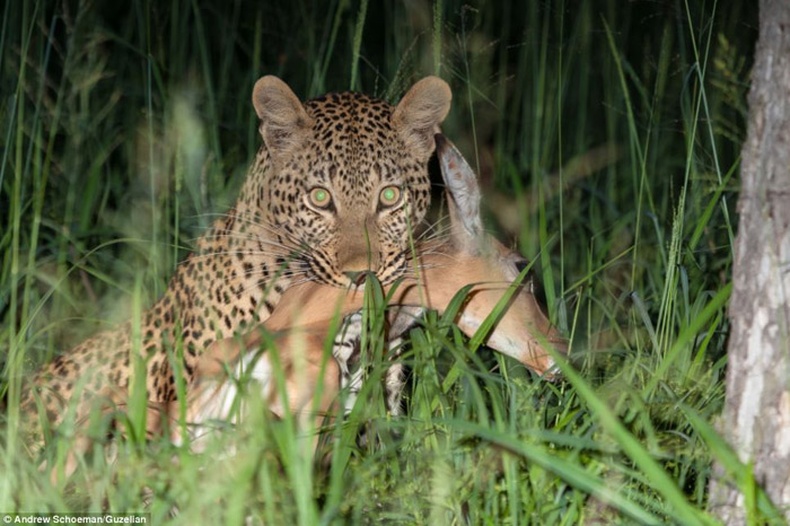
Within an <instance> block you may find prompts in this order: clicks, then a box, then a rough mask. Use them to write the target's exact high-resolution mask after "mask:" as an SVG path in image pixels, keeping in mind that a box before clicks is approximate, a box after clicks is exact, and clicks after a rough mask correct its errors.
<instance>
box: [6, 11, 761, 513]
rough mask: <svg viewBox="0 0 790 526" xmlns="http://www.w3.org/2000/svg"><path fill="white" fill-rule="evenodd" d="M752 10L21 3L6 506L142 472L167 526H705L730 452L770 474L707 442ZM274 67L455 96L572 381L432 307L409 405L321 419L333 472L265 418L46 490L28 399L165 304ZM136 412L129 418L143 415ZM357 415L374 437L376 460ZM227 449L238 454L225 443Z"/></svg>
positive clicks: (139, 450) (120, 481) (10, 156)
mask: <svg viewBox="0 0 790 526" xmlns="http://www.w3.org/2000/svg"><path fill="white" fill-rule="evenodd" d="M753 11H754V9H753V8H752V6H751V4H750V3H748V2H734V3H733V2H728V3H726V5H723V4H718V3H716V2H714V3H709V2H698V1H691V0H688V1H686V2H680V1H678V2H664V3H652V2H627V3H624V2H617V1H615V0H608V1H607V0H585V1H582V2H568V3H562V2H543V3H540V2H504V1H500V2H477V3H462V2H456V1H439V0H437V1H435V2H433V3H428V2H405V3H401V2H366V1H364V0H362V1H350V0H335V1H330V2H319V1H301V0H298V1H296V2H291V3H290V4H288V5H286V6H284V5H281V4H278V3H268V2H242V1H240V0H237V1H232V2H227V3H210V2H206V3H203V2H199V1H197V0H192V1H180V0H173V1H171V2H143V1H133V2H130V3H127V4H125V5H120V4H118V3H114V2H101V1H99V2H93V3H82V2H61V3H51V2H36V1H33V0H23V1H20V2H7V3H5V4H4V6H3V7H2V9H1V10H0V17H1V18H0V91H1V93H2V106H0V108H2V109H1V110H0V116H1V117H2V118H0V143H1V144H2V149H1V150H2V153H0V162H1V163H2V164H0V188H1V190H0V192H2V193H1V194H0V221H2V224H1V225H0V261H2V266H1V267H0V318H1V319H2V322H1V323H2V325H0V349H2V354H0V366H2V370H3V373H2V377H1V378H0V393H2V394H3V395H4V396H5V397H6V400H7V406H6V411H5V413H4V414H3V415H2V416H1V417H0V419H2V424H3V427H2V430H0V511H14V510H19V511H61V512H62V511H84V510H90V511H98V510H102V509H108V510H113V511H134V510H140V509H141V508H142V504H141V498H140V494H141V492H142V491H143V488H149V489H150V490H151V491H152V492H153V498H152V499H151V504H150V508H149V509H150V512H151V514H152V516H153V518H154V520H155V523H160V522H164V521H167V520H172V521H173V522H176V523H195V522H200V523H206V522H216V523H220V522H223V523H225V522H226V523H240V522H241V521H242V520H243V519H244V517H247V516H252V517H254V518H259V519H261V520H262V521H263V522H264V523H267V524H277V523H284V522H286V521H290V522H293V523H299V524H316V523H321V524H324V523H335V522H339V523H340V522H351V523H357V522H360V523H365V522H374V521H378V520H381V519H384V520H387V521H391V522H396V523H398V522H399V523H406V524H453V523H472V524H479V523H492V524H501V523H513V524H516V523H518V524H525V523H526V524H578V523H593V522H594V521H598V523H601V524H606V523H638V524H666V523H675V524H707V523H711V522H712V520H711V518H710V517H709V516H708V515H706V514H705V512H704V509H705V505H706V487H707V481H708V478H709V476H710V469H711V462H712V460H713V458H714V457H716V458H722V459H725V460H727V461H728V463H727V466H728V468H729V469H730V470H731V471H732V472H736V473H735V475H736V477H734V479H735V480H736V483H738V484H741V485H742V486H743V487H745V488H749V487H750V485H753V481H750V479H749V477H748V476H744V475H742V473H737V471H738V470H739V467H740V466H739V465H738V464H737V461H736V460H733V458H732V457H731V456H727V453H726V448H724V447H723V446H722V443H721V441H720V440H718V439H717V438H716V435H715V433H713V432H712V431H711V426H712V424H713V422H714V419H715V416H716V415H717V414H718V413H719V411H720V410H721V407H722V402H723V396H724V387H723V374H724V368H725V366H726V353H725V351H726V349H725V344H726V337H727V330H728V326H727V319H726V305H727V301H728V297H729V291H730V288H729V281H730V267H731V263H732V239H733V236H734V232H735V231H736V227H737V225H736V223H735V210H734V203H735V199H736V196H735V189H736V187H737V178H736V177H734V176H735V175H736V174H737V170H738V161H739V158H738V155H739V150H740V143H741V141H742V140H743V137H744V129H745V127H744V122H745V118H746V107H745V93H746V90H747V79H748V71H749V63H750V60H751V56H752V48H753V43H754V40H755V37H756V14H755V13H754V12H753ZM267 73H271V74H276V75H279V76H281V77H282V78H283V79H285V80H286V81H287V82H288V83H289V84H290V85H291V86H292V87H293V88H294V90H295V91H296V92H297V93H298V94H300V95H301V96H305V97H307V96H314V95H317V94H320V93H322V92H324V91H327V90H342V89H348V88H354V89H358V90H361V91H365V92H368V93H372V94H375V95H379V96H382V97H385V98H388V99H390V100H395V99H397V97H398V96H399V94H401V93H403V91H404V89H406V88H407V87H408V86H409V85H410V84H411V83H412V82H413V81H414V80H415V79H417V78H418V77H420V76H423V75H427V74H432V73H433V74H439V75H441V76H442V77H443V78H445V79H446V80H448V82H450V84H451V86H452V87H453V93H454V101H453V110H452V112H451V115H450V117H449V118H448V120H447V122H446V123H445V125H444V132H445V134H446V135H447V136H448V137H450V138H451V139H452V140H453V141H454V142H455V143H456V144H457V145H459V147H460V148H461V150H462V151H463V152H464V154H465V155H466V157H467V158H468V159H469V161H470V164H471V165H472V166H474V167H476V168H477V170H478V173H479V174H480V178H481V183H482V185H483V187H484V189H485V198H484V203H483V205H484V207H487V214H488V218H489V220H490V221H489V225H490V227H491V228H492V229H494V230H498V235H500V237H502V238H503V239H507V238H510V239H512V242H513V246H517V247H518V249H519V250H520V251H521V252H522V253H524V254H525V255H527V256H529V257H531V258H534V259H535V260H536V266H535V268H536V269H537V272H538V276H539V279H540V281H541V282H542V283H543V285H544V289H545V293H546V301H547V305H548V310H549V312H550V316H551V318H552V319H553V320H554V321H555V322H556V323H557V324H559V326H560V327H561V328H562V329H563V331H565V333H566V334H567V335H568V336H569V338H570V339H571V342H572V353H571V356H570V358H569V360H568V363H567V364H563V370H564V371H565V375H566V378H567V380H565V381H560V382H558V383H555V384H551V383H548V382H545V381H542V380H540V379H538V378H535V377H534V376H533V375H532V374H530V373H529V372H527V371H525V370H524V369H523V367H521V366H520V365H518V364H516V363H514V362H512V361H511V360H509V359H505V358H502V357H500V356H496V355H493V354H492V353H490V352H488V351H485V350H480V351H477V352H474V353H473V352H471V351H470V346H469V344H468V342H466V340H465V339H464V338H462V337H461V335H460V334H459V332H458V331H457V329H454V328H453V327H452V325H451V324H450V323H449V322H448V319H447V317H439V316H435V315H431V316H429V317H428V318H427V320H426V322H425V324H424V326H423V327H421V328H418V329H415V330H414V331H412V334H411V351H410V352H409V353H407V354H406V356H405V357H404V360H405V361H406V362H407V363H408V364H409V365H410V366H411V368H412V371H413V373H412V380H411V383H410V385H409V389H408V393H407V397H406V406H407V408H408V411H407V416H404V417H401V418H388V417H386V416H385V413H384V411H383V405H382V402H381V399H380V398H381V393H380V390H377V389H374V388H373V387H371V388H370V389H369V390H368V391H365V392H363V396H362V400H361V402H360V404H358V408H357V409H355V411H354V412H353V413H352V415H351V416H350V417H349V419H347V420H346V421H345V422H339V421H338V422H336V423H335V424H332V425H329V428H328V430H327V434H328V436H329V437H330V438H331V440H329V443H328V444H327V448H328V449H329V450H330V451H331V454H332V458H333V462H332V463H330V464H329V465H328V466H327V465H324V464H321V463H319V464H318V465H314V464H313V463H312V461H311V460H310V459H309V458H308V457H307V456H306V455H305V447H306V446H305V445H304V444H305V443H306V442H309V441H303V440H299V439H298V432H297V431H296V429H295V425H294V422H293V419H288V418H286V419H284V420H283V421H272V420H271V419H268V418H266V416H265V412H264V411H262V410H261V411H258V412H256V413H255V414H256V416H254V417H252V418H251V419H250V420H249V421H247V422H246V423H245V424H244V425H242V426H240V429H236V430H233V431H231V432H229V433H227V434H226V436H224V437H223V438H222V439H221V440H219V443H218V444H217V445H216V446H212V448H210V449H209V451H208V452H206V453H205V454H202V455H192V454H189V453H187V452H186V451H183V450H181V449H179V448H176V447H174V446H171V445H169V444H167V443H166V442H157V441H154V442H153V443H150V442H149V443H146V442H145V441H144V440H141V439H138V440H134V439H132V440H126V441H119V442H118V443H117V448H118V451H117V459H116V461H115V462H114V463H107V462H106V461H105V459H104V455H103V448H101V447H98V448H95V450H94V451H93V452H91V453H90V454H89V455H87V456H86V457H85V458H84V459H82V462H83V464H84V465H83V469H81V470H80V471H78V473H77V475H75V477H73V479H72V480H71V481H70V482H68V483H67V484H65V485H63V483H61V485H52V484H51V483H50V482H49V481H48V478H47V477H46V476H45V475H44V474H41V473H39V472H38V470H37V466H36V464H35V463H34V461H33V460H30V459H29V458H28V457H26V456H25V454H24V451H23V450H24V443H23V442H22V441H20V440H19V437H18V436H17V434H16V433H15V430H16V426H17V407H18V397H19V391H20V385H21V384H22V382H23V381H24V380H25V378H29V376H30V374H31V372H32V371H34V370H35V369H36V368H37V367H38V366H39V365H40V364H41V363H44V362H46V361H47V360H49V359H51V357H52V356H54V355H55V353H57V352H62V351H64V350H65V349H68V348H69V347H70V346H71V345H73V344H75V343H77V342H79V341H80V340H81V339H82V338H84V337H85V336H87V335H89V334H91V333H92V332H95V331H96V330H97V329H98V328H100V327H104V326H108V325H111V324H113V323H115V322H117V321H119V320H123V319H129V318H130V317H132V316H133V314H134V313H135V312H137V310H138V309H137V307H138V306H140V305H148V304H150V303H151V302H152V301H153V300H154V299H155V298H156V297H157V296H158V295H159V294H161V292H162V291H163V290H164V288H165V287H166V284H167V277H168V275H169V274H170V272H171V271H172V269H173V268H174V266H175V265H176V263H177V262H178V261H179V260H180V259H181V258H182V257H183V256H184V255H185V254H186V253H187V252H188V250H189V247H190V244H191V242H192V240H193V239H194V238H195V237H196V236H198V235H199V234H200V232H201V231H202V229H203V228H205V227H206V226H207V225H208V224H209V223H210V222H211V220H212V218H213V217H214V216H215V214H217V213H221V212H222V211H223V210H225V209H226V208H227V207H228V206H230V204H231V203H232V202H233V199H234V195H235V193H236V192H237V190H238V188H239V186H240V184H241V181H242V178H243V176H244V172H245V170H246V165H247V162H248V160H249V159H250V158H251V156H252V155H253V153H254V151H255V150H256V148H257V145H258V141H259V138H258V135H257V131H256V128H257V123H256V121H255V114H254V111H253V110H252V108H251V104H250V92H251V87H252V85H253V83H254V81H255V80H256V79H257V78H258V77H259V76H261V75H263V74H267ZM385 365H386V364H384V363H382V364H379V367H378V368H374V373H373V374H374V376H375V374H383V368H384V366H385ZM377 371H378V373H377ZM451 371H452V372H451ZM448 374H449V375H450V376H449V377H450V378H452V381H448ZM370 385H371V386H374V385H375V384H374V383H371V384H370ZM374 402H375V403H374ZM137 416H139V414H138V415H137ZM138 420H139V419H138ZM128 425H129V426H130V430H132V431H134V429H139V422H137V421H135V414H132V415H131V416H130V422H129V424H128ZM363 425H365V426H367V427H368V429H369V430H372V432H373V433H374V434H375V435H376V436H377V437H378V441H372V442H371V443H370V445H368V446H366V447H359V446H357V444H356V441H355V438H356V432H357V430H358V429H359V428H360V427H361V426H363ZM135 426H136V427H135ZM131 435H132V436H135V433H131ZM137 436H138V437H139V434H138V435H137ZM229 443H232V444H233V445H234V446H235V449H236V454H235V455H233V456H227V455H222V454H221V452H222V451H225V448H226V447H227V445H228V444H229ZM59 445H60V448H55V449H56V450H57V449H59V450H60V451H63V450H65V447H66V446H67V439H66V438H64V439H63V440H62V442H61V443H60V444H59ZM214 447H216V449H214ZM51 454H52V455H54V456H53V458H55V457H57V454H56V453H51ZM56 462H57V461H56ZM740 468H741V469H743V468H742V467H740ZM744 472H745V470H744ZM174 506H175V507H177V508H178V510H179V512H180V513H179V515H177V516H176V517H175V518H169V515H170V513H171V511H172V509H173V507H174ZM751 514H752V517H753V519H754V521H755V522H756V523H757V522H760V521H761V520H766V521H767V520H770V517H771V509H770V506H768V504H767V503H765V501H764V500H762V499H761V498H758V499H754V504H753V509H752V510H751Z"/></svg>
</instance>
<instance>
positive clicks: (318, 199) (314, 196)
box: [310, 186, 332, 208]
mask: <svg viewBox="0 0 790 526" xmlns="http://www.w3.org/2000/svg"><path fill="white" fill-rule="evenodd" d="M310 204H311V205H313V206H314V207H316V208H328V207H329V205H330V204H332V196H331V195H329V190H327V189H326V188H321V187H320V186H316V187H315V188H313V189H312V190H310Z"/></svg>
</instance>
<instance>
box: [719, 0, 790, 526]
mask: <svg viewBox="0 0 790 526" xmlns="http://www.w3.org/2000/svg"><path fill="white" fill-rule="evenodd" d="M759 8H760V15H759V19H760V35H759V40H758V42H757V49H756V55H755V64H754V69H753V71H752V86H751V90H750V92H749V124H748V133H747V138H746V143H745V144H744V146H743V155H742V160H741V193H740V197H739V199H738V212H739V215H740V222H739V226H738V235H737V237H736V241H735V261H734V264H733V292H732V298H731V301H730V307H729V317H730V320H731V334H730V341H729V348H728V359H729V361H728V368H727V392H726V400H725V406H724V415H723V425H722V426H721V431H722V432H723V434H724V436H725V438H726V439H727V440H728V441H729V442H730V444H731V445H732V447H733V448H734V449H735V450H736V452H737V453H738V456H739V457H740V460H741V461H742V462H744V463H747V462H751V463H753V466H754V478H755V481H756V483H757V484H759V485H760V486H761V487H763V488H764V489H765V491H766V492H767V494H768V496H769V497H770V498H771V499H772V500H773V502H774V504H776V505H777V506H778V507H779V508H781V509H783V510H784V514H785V517H786V518H787V519H788V520H790V333H789V331H790V307H789V306H788V298H789V297H790V2H788V1H787V0H761V1H760V5H759ZM709 508H710V510H711V511H712V512H713V513H714V514H715V515H716V516H718V517H719V518H720V519H721V520H722V521H724V523H725V524H738V525H742V524H746V518H745V513H744V498H743V495H742V494H741V493H740V492H739V491H738V488H736V487H735V486H734V485H732V484H728V482H727V480H726V479H725V478H724V477H723V470H722V469H721V467H720V466H716V467H715V468H714V475H713V479H712V480H711V485H710V498H709Z"/></svg>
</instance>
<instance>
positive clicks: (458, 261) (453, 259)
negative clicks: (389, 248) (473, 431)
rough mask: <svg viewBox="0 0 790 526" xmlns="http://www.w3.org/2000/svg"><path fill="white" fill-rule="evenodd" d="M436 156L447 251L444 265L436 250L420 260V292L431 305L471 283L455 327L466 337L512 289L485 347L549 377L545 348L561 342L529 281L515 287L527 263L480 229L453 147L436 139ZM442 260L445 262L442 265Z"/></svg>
mask: <svg viewBox="0 0 790 526" xmlns="http://www.w3.org/2000/svg"><path fill="white" fill-rule="evenodd" d="M436 153H437V156H438V158H439V163H440V165H441V169H442V177H443V178H444V183H445V187H446V190H447V198H448V209H449V212H450V228H451V240H450V247H449V248H446V249H445V250H448V251H449V256H450V260H449V261H447V258H446V256H442V255H441V252H438V253H437V254H436V255H432V254H430V251H428V253H427V255H426V256H425V257H424V258H423V260H422V263H423V265H424V266H425V267H426V268H428V270H427V274H426V276H425V278H424V279H425V288H426V290H427V291H428V292H429V293H430V294H432V295H433V297H434V303H436V300H439V298H438V297H437V294H436V293H438V292H440V291H441V290H442V289H443V288H444V287H446V286H447V284H451V286H450V289H448V290H446V291H443V292H441V294H443V295H444V296H446V297H447V298H448V300H447V301H449V297H450V294H451V293H452V292H453V291H452V288H455V290H456V291H457V290H458V289H459V288H460V286H459V285H458V284H459V283H461V284H462V285H465V284H471V283H475V286H474V287H473V288H472V290H471V292H470V295H469V298H468V301H467V303H466V305H465V307H464V308H463V309H462V311H461V313H460V317H459V319H458V320H457V321H458V324H459V326H460V327H461V329H463V330H464V331H465V332H466V333H467V334H470V333H473V332H474V331H476V330H477V328H478V327H479V326H480V325H481V324H482V323H483V321H484V320H485V318H486V317H487V316H488V315H489V314H490V313H491V312H492V311H493V310H494V308H495V307H496V305H497V303H498V302H499V301H500V299H501V298H502V297H503V295H504V294H505V292H506V291H507V290H508V288H509V287H511V286H514V287H515V291H514V292H513V295H512V297H511V298H510V300H509V302H508V303H507V307H506V309H505V311H504V313H503V314H502V316H501V318H500V319H499V320H498V322H497V323H496V325H495V326H494V328H493V330H492V331H491V333H490V334H489V336H488V339H487V340H486V342H485V343H486V344H487V345H488V346H489V347H491V348H493V349H496V350H498V351H500V352H502V353H503V354H507V355H509V356H512V357H513V358H516V359H517V360H519V361H520V362H522V363H523V364H524V365H526V366H528V367H529V368H530V369H532V370H534V371H535V372H537V373H540V374H547V375H549V376H551V375H552V369H553V367H554V360H553V359H552V357H551V353H550V352H548V351H547V346H549V345H550V346H552V347H554V349H555V350H556V351H559V352H561V353H565V352H566V351H567V341H566V340H565V339H563V338H562V337H561V335H560V334H559V332H558V331H557V329H556V328H555V327H553V326H552V325H551V323H550V322H549V320H548V318H547V317H546V315H545V314H544V313H543V310H542V309H541V307H540V304H539V303H538V301H537V299H536V298H535V295H534V291H533V287H532V280H531V277H530V276H527V277H526V278H525V279H524V280H523V281H522V282H520V283H519V282H518V281H517V280H518V279H519V276H520V274H521V272H522V271H523V270H524V269H525V268H526V267H528V266H529V262H528V261H527V260H526V259H525V258H524V257H523V256H521V255H520V254H519V253H517V252H515V251H513V250H510V249H508V248H507V247H505V246H504V245H502V244H501V243H500V242H499V241H497V240H496V239H495V238H494V237H492V236H490V235H488V234H486V233H485V231H484V230H483V227H482V221H481V218H480V189H479V187H478V184H477V177H476V175H475V173H474V171H473V170H472V168H471V167H470V166H469V164H468V163H467V162H466V160H465V159H464V157H463V156H462V155H461V153H460V152H459V151H458V150H457V149H456V147H455V146H454V145H453V144H452V143H451V142H450V141H449V140H448V139H446V138H444V137H443V136H441V135H437V136H436ZM443 257H444V258H445V261H442V258H443ZM449 266H452V267H453V268H448V267H449ZM432 267H433V268H434V270H431V268H432ZM450 273H456V276H454V277H452V278H451V277H449V276H450ZM434 274H435V275H434ZM463 282H465V283H463ZM441 301H444V299H442V300H441Z"/></svg>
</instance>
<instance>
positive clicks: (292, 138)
mask: <svg viewBox="0 0 790 526" xmlns="http://www.w3.org/2000/svg"><path fill="white" fill-rule="evenodd" d="M252 104H253V106H255V112H256V113H257V114H258V118H259V119H260V120H261V126H260V132H261V136H262V137H263V142H264V143H265V144H266V148H267V149H268V150H269V153H270V154H271V155H272V157H274V159H277V158H281V157H282V156H283V155H284V154H286V153H288V152H289V151H291V150H292V149H293V148H294V147H296V146H298V145H300V144H302V142H303V141H304V139H305V137H306V136H307V135H308V133H309V131H310V128H311V127H312V125H313V120H312V119H311V118H310V116H309V115H307V112H306V111H305V109H304V106H302V103H301V101H300V100H299V98H298V97H297V96H296V95H294V92H293V91H291V88H289V87H288V85H287V84H286V83H285V82H283V81H282V80H280V79H278V78H277V77H274V76H272V75H267V76H265V77H261V78H260V79H259V80H258V82H256V83H255V87H254V88H253V90H252Z"/></svg>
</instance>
